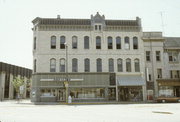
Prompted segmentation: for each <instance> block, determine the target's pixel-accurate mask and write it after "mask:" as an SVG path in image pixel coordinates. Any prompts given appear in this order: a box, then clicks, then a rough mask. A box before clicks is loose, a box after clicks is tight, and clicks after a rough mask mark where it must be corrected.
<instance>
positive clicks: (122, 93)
mask: <svg viewBox="0 0 180 122" xmlns="http://www.w3.org/2000/svg"><path fill="white" fill-rule="evenodd" d="M117 81H118V100H119V101H133V102H137V101H144V100H146V85H145V80H144V79H143V78H142V77H141V76H137V75H132V76H129V75H128V76H118V77H117Z"/></svg>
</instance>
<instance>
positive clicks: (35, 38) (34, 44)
mask: <svg viewBox="0 0 180 122" xmlns="http://www.w3.org/2000/svg"><path fill="white" fill-rule="evenodd" d="M34 50H36V37H34Z"/></svg>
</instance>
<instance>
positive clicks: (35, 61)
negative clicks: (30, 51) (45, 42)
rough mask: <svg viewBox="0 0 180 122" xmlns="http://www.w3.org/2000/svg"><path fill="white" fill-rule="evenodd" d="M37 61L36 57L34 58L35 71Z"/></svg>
mask: <svg viewBox="0 0 180 122" xmlns="http://www.w3.org/2000/svg"><path fill="white" fill-rule="evenodd" d="M36 63H37V60H36V59H35V60H34V72H36Z"/></svg>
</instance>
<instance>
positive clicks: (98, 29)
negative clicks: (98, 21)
mask: <svg viewBox="0 0 180 122" xmlns="http://www.w3.org/2000/svg"><path fill="white" fill-rule="evenodd" d="M94 29H95V30H96V31H101V30H102V25H94Z"/></svg>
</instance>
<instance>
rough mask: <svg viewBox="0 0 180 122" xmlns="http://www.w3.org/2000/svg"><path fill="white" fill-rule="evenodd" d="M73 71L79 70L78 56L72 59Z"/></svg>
mask: <svg viewBox="0 0 180 122" xmlns="http://www.w3.org/2000/svg"><path fill="white" fill-rule="evenodd" d="M72 72H78V60H77V59H76V58H73V59H72Z"/></svg>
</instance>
